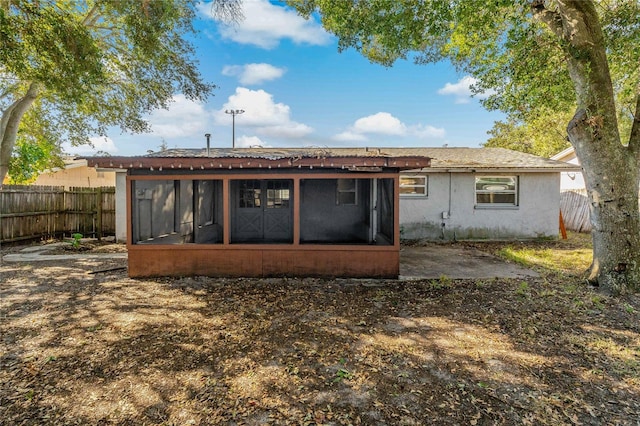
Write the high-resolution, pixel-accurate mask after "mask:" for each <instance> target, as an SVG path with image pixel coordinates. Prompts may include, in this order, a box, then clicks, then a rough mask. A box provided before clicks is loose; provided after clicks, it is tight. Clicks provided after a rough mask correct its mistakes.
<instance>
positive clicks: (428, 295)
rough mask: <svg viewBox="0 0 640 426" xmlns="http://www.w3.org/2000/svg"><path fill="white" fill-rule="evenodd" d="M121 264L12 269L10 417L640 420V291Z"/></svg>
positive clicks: (547, 281) (2, 347)
mask: <svg viewBox="0 0 640 426" xmlns="http://www.w3.org/2000/svg"><path fill="white" fill-rule="evenodd" d="M474 247H475V248H478V247H480V248H482V245H481V244H476V245H474ZM495 248H496V247H495V244H494V245H491V246H490V249H491V250H494V249H495ZM120 249H121V248H120ZM16 250H17V249H16V248H5V247H3V248H2V254H5V253H8V252H15V251H16ZM101 250H105V249H104V248H102V249H101ZM117 250H119V249H118V248H117V247H115V248H114V247H112V248H111V249H107V252H113V251H117ZM124 266H126V260H117V259H116V260H96V259H91V260H85V261H74V260H66V261H53V262H33V263H31V264H27V263H9V262H5V263H2V264H0V276H1V278H0V424H2V425H84V424H90V425H115V424H118V425H155V424H160V425H189V424H191V425H217V424H221V425H262V424H278V425H286V424H291V425H348V424H353V425H358V424H363V425H387V424H394V425H395V424H398V425H422V424H451V425H484V424H491V425H492V424H509V425H511V424H532V425H540V424H548V425H560V424H568V425H569V424H575V425H578V424H584V425H602V424H604V425H638V424H640V298H639V297H638V296H627V297H622V298H610V297H607V296H604V295H601V294H599V293H597V292H596V291H594V290H593V289H590V288H588V287H586V286H585V285H584V284H583V282H582V281H581V280H580V279H579V278H577V277H572V276H568V275H558V274H551V273H547V274H544V273H543V274H542V276H541V277H540V278H531V279H527V281H523V280H495V279H494V280H482V281H479V280H476V281H469V280H449V279H447V278H446V277H443V278H441V279H439V280H425V281H412V282H400V281H391V280H389V281H375V280H321V279H268V280H252V279H211V278H203V277H197V278H182V279H144V280H142V279H129V278H128V277H127V276H126V271H125V270H123V269H114V270H111V271H109V269H112V268H119V267H124ZM96 271H104V272H98V273H92V272H96Z"/></svg>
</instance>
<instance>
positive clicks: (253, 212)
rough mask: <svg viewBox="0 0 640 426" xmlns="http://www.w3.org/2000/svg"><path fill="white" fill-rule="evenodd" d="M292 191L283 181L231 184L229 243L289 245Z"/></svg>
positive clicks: (290, 186) (291, 182)
mask: <svg viewBox="0 0 640 426" xmlns="http://www.w3.org/2000/svg"><path fill="white" fill-rule="evenodd" d="M292 188H293V181H291V180H286V179H278V180H258V179H243V180H235V181H232V182H231V194H232V203H231V206H232V207H231V208H232V212H231V223H232V233H231V242H232V243H290V242H292V240H293V221H292V207H293V206H292V204H293V203H292V202H291V198H292V195H293V194H292V192H293V191H292Z"/></svg>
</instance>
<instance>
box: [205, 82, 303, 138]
mask: <svg viewBox="0 0 640 426" xmlns="http://www.w3.org/2000/svg"><path fill="white" fill-rule="evenodd" d="M236 109H241V110H244V113H242V114H240V115H237V116H236V118H235V120H236V129H237V128H238V127H242V128H245V129H246V128H247V127H252V128H253V129H254V130H255V132H256V133H258V134H259V135H265V136H272V137H280V138H300V137H303V136H306V135H308V134H310V133H312V132H313V128H311V127H309V126H307V125H306V124H302V123H298V122H296V121H293V120H292V119H291V108H290V107H289V106H288V105H285V104H283V103H276V102H274V100H273V95H271V94H270V93H268V92H265V91H264V90H251V89H247V88H246V87H238V88H236V92H235V94H233V95H231V96H229V99H228V101H227V102H226V103H225V104H224V105H223V106H222V108H221V109H220V110H219V111H217V112H216V113H215V120H216V124H222V125H230V124H231V122H232V118H231V117H230V114H226V113H225V111H226V110H236Z"/></svg>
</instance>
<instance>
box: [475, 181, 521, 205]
mask: <svg viewBox="0 0 640 426" xmlns="http://www.w3.org/2000/svg"><path fill="white" fill-rule="evenodd" d="M476 205H477V206H496V207H499V206H517V205H518V177H517V176H476Z"/></svg>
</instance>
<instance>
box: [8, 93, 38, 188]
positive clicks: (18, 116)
mask: <svg viewBox="0 0 640 426" xmlns="http://www.w3.org/2000/svg"><path fill="white" fill-rule="evenodd" d="M39 94H40V85H39V84H38V83H35V82H34V83H31V84H30V85H29V89H28V90H27V93H26V94H25V95H24V96H23V97H21V98H19V99H17V100H16V101H15V102H13V103H12V104H11V105H9V107H8V108H7V109H6V110H4V111H3V112H2V118H1V119H0V187H1V186H2V182H3V181H4V178H5V176H7V172H8V171H9V160H10V159H11V153H12V152H13V147H14V146H15V144H16V139H17V138H18V128H19V127H20V120H22V117H23V116H24V113H25V112H27V110H28V109H29V107H30V106H31V105H33V102H35V100H36V98H37V97H38V95H39Z"/></svg>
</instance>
